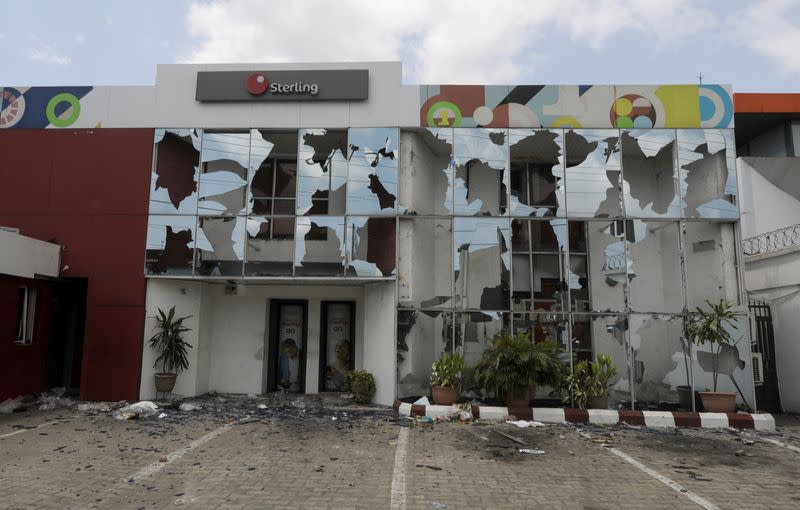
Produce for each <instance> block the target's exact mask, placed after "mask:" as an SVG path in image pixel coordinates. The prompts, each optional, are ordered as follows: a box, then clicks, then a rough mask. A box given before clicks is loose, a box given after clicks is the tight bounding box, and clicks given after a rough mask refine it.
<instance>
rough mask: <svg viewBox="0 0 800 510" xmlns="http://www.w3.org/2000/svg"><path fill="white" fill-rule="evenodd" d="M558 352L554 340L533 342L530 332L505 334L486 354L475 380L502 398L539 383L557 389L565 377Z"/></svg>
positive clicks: (476, 370) (480, 363) (478, 365)
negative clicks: (562, 377)
mask: <svg viewBox="0 0 800 510" xmlns="http://www.w3.org/2000/svg"><path fill="white" fill-rule="evenodd" d="M558 352H559V348H558V344H557V343H556V342H554V341H552V340H547V341H544V342H537V343H533V342H531V339H530V336H529V335H528V334H526V333H517V334H516V335H514V336H511V335H509V334H504V335H502V336H500V337H499V338H498V339H497V340H495V341H494V343H493V344H492V345H491V346H489V347H488V348H487V349H486V350H485V351H484V352H483V355H482V356H481V359H480V360H479V361H478V363H477V364H476V365H475V379H476V381H478V382H479V383H480V384H481V386H483V387H484V388H485V389H487V390H493V391H494V392H495V394H496V395H497V396H498V397H502V396H503V395H505V394H507V393H513V394H515V395H518V394H520V392H521V391H524V390H525V389H526V388H533V387H534V386H535V385H536V384H542V385H549V386H553V387H554V388H557V387H559V386H560V385H561V376H562V367H561V361H560V360H559V359H558Z"/></svg>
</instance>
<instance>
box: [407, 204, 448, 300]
mask: <svg viewBox="0 0 800 510" xmlns="http://www.w3.org/2000/svg"><path fill="white" fill-rule="evenodd" d="M398 227H399V237H398V243H397V249H398V265H399V275H398V277H397V285H398V292H399V295H398V306H400V307H401V308H452V307H453V306H454V303H453V220H452V219H451V218H420V217H401V218H400V220H399V225H398Z"/></svg>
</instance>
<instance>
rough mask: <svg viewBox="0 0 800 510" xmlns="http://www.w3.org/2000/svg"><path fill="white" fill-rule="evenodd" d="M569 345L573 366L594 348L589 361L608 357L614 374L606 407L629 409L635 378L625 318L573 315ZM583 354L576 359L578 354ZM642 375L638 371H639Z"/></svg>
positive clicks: (623, 316)
mask: <svg viewBox="0 0 800 510" xmlns="http://www.w3.org/2000/svg"><path fill="white" fill-rule="evenodd" d="M572 345H573V352H574V353H576V359H575V362H579V361H582V360H584V359H587V354H585V352H586V349H587V348H588V347H589V346H591V347H592V348H593V354H592V359H593V360H596V359H597V356H598V355H600V354H607V355H608V356H610V357H611V366H612V367H614V368H615V369H616V371H617V373H616V375H614V377H612V378H611V379H610V380H609V382H608V387H609V390H610V393H609V399H608V403H609V405H610V407H612V408H620V409H631V402H632V400H631V386H632V385H631V381H632V380H634V378H636V377H637V375H636V372H637V370H635V369H633V357H632V353H631V349H630V344H629V337H628V317H627V316H626V315H583V314H574V315H572ZM580 352H584V354H580V356H578V355H577V353H580ZM638 372H639V374H641V371H640V370H639V371H638Z"/></svg>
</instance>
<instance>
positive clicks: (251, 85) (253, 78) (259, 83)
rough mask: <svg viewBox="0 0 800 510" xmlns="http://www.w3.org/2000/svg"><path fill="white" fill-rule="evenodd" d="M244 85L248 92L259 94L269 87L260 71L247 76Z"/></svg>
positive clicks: (267, 81)
mask: <svg viewBox="0 0 800 510" xmlns="http://www.w3.org/2000/svg"><path fill="white" fill-rule="evenodd" d="M244 86H245V88H247V91H248V92H249V93H250V94H252V95H254V96H260V95H261V94H263V93H264V92H266V91H267V89H268V88H269V80H268V79H267V77H266V76H264V75H263V74H261V73H253V74H251V75H250V76H248V77H247V81H245V83H244Z"/></svg>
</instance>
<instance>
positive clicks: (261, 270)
mask: <svg viewBox="0 0 800 510" xmlns="http://www.w3.org/2000/svg"><path fill="white" fill-rule="evenodd" d="M246 230H247V250H246V252H245V263H244V274H245V276H292V267H293V266H294V264H293V260H294V231H295V219H294V218H269V217H264V216H248V217H247V223H246Z"/></svg>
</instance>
